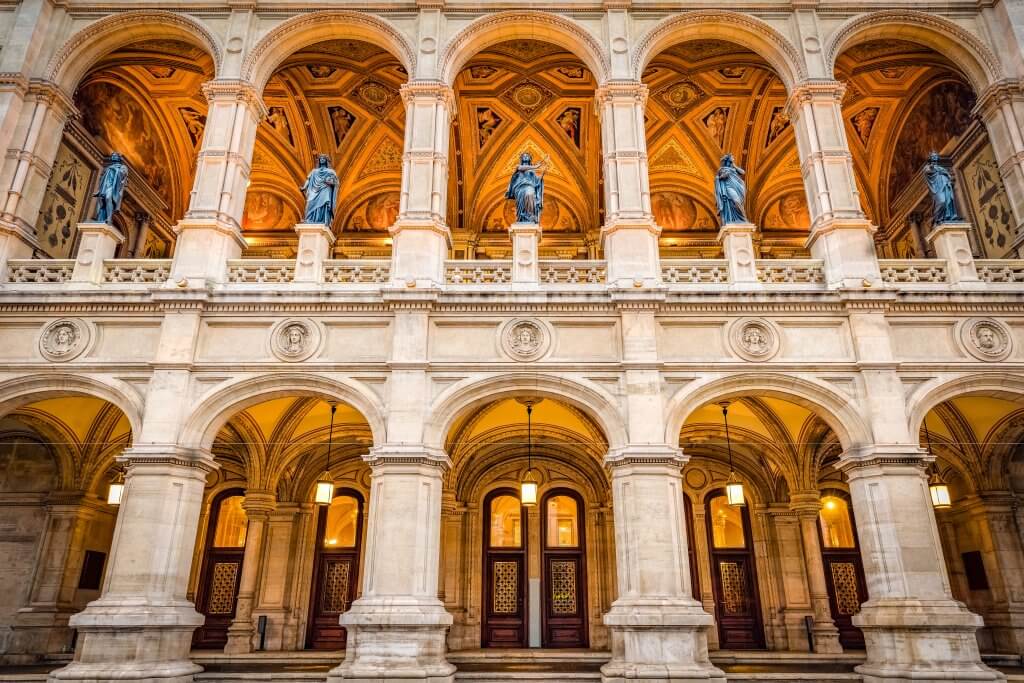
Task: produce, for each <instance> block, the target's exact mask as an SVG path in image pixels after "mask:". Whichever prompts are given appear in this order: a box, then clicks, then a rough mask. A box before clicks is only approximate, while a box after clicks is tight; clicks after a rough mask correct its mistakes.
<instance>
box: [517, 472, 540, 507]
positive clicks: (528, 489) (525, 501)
mask: <svg viewBox="0 0 1024 683" xmlns="http://www.w3.org/2000/svg"><path fill="white" fill-rule="evenodd" d="M519 502H520V503H521V504H522V505H524V506H526V507H533V506H534V505H536V504H537V478H536V477H534V476H533V470H526V474H525V475H524V476H523V481H522V482H520V484H519Z"/></svg>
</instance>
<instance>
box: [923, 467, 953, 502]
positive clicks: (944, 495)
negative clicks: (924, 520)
mask: <svg viewBox="0 0 1024 683" xmlns="http://www.w3.org/2000/svg"><path fill="white" fill-rule="evenodd" d="M928 492H929V493H931V494H932V507H933V508H935V509H936V510H945V509H947V508H950V507H953V501H952V499H951V498H950V497H949V486H947V485H946V482H944V481H943V480H942V477H940V476H939V474H938V473H935V474H933V475H932V476H931V478H930V479H929V480H928Z"/></svg>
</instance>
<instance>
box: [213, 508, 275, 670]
mask: <svg viewBox="0 0 1024 683" xmlns="http://www.w3.org/2000/svg"><path fill="white" fill-rule="evenodd" d="M276 502H277V499H276V496H274V493H273V492H272V491H246V492H245V500H243V501H242V507H243V508H244V509H245V515H246V517H247V518H248V520H249V525H248V528H247V529H246V532H245V554H244V556H243V558H242V576H241V578H240V579H239V581H238V599H237V600H236V601H235V618H234V620H232V622H231V626H229V627H228V642H227V644H226V645H225V646H224V652H225V653H227V654H242V653H247V652H252V651H253V649H254V647H253V642H252V641H253V636H254V635H255V634H256V626H255V624H254V623H253V618H252V608H253V604H254V603H255V601H256V582H257V581H258V580H259V576H260V569H261V565H262V562H263V537H264V536H265V532H266V529H267V521H268V520H269V518H270V513H271V512H273V511H274V506H275V505H276Z"/></svg>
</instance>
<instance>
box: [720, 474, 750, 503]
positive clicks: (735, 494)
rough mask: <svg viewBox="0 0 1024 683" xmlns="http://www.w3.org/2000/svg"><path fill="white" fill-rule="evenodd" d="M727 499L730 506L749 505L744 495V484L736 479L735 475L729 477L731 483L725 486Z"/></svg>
mask: <svg viewBox="0 0 1024 683" xmlns="http://www.w3.org/2000/svg"><path fill="white" fill-rule="evenodd" d="M725 498H726V501H728V503H729V505H746V503H747V500H746V498H745V497H744V495H743V483H742V482H741V481H740V480H739V479H737V478H736V475H735V473H733V474H730V475H729V481H728V482H727V483H726V485H725Z"/></svg>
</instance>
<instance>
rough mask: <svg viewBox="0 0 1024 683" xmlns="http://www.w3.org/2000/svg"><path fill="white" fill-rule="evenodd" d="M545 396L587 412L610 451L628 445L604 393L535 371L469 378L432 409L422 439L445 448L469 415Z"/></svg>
mask: <svg viewBox="0 0 1024 683" xmlns="http://www.w3.org/2000/svg"><path fill="white" fill-rule="evenodd" d="M525 395H534V396H543V397H545V398H553V399H557V400H559V401H563V402H565V403H568V404H569V405H572V406H575V407H576V408H579V409H580V410H582V411H583V412H584V413H586V414H587V415H588V416H589V417H590V418H592V419H593V420H594V422H595V423H596V424H597V425H598V426H599V427H600V428H601V430H602V431H603V432H604V435H605V438H606V439H607V441H608V445H609V447H610V448H612V449H615V448H622V447H623V446H625V445H626V443H627V442H628V437H627V435H626V425H625V420H624V418H623V415H622V413H621V411H620V409H619V407H618V405H617V403H616V401H615V399H614V398H613V397H612V396H611V395H609V394H608V393H607V392H606V391H605V390H603V389H601V388H599V387H597V386H596V385H594V384H591V383H589V382H586V381H585V380H575V379H568V378H565V377H557V376H552V375H540V374H537V373H533V372H510V373H505V374H502V375H498V376H494V377H488V378H485V379H480V378H470V379H467V380H463V381H462V382H459V383H457V384H455V385H454V386H452V387H449V388H448V389H447V390H446V391H445V392H444V393H442V394H441V395H440V396H439V397H438V398H437V399H436V400H435V401H434V403H433V405H432V406H431V408H430V413H429V418H428V422H427V424H426V426H425V428H424V436H423V440H424V443H425V444H426V446H427V447H429V448H437V449H443V448H444V445H445V439H446V438H447V435H448V432H449V431H450V430H451V427H452V425H454V424H455V421H456V420H457V419H458V418H459V417H460V416H462V415H464V414H466V413H467V412H469V411H471V410H473V409H475V408H479V407H481V406H483V405H486V404H488V403H491V402H493V401H498V400H500V399H504V398H512V397H515V396H525Z"/></svg>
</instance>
